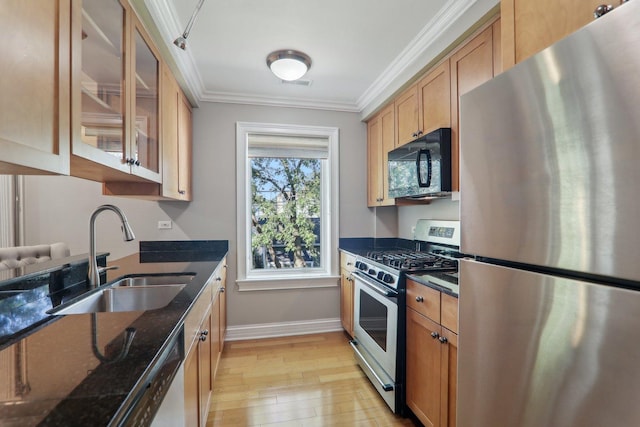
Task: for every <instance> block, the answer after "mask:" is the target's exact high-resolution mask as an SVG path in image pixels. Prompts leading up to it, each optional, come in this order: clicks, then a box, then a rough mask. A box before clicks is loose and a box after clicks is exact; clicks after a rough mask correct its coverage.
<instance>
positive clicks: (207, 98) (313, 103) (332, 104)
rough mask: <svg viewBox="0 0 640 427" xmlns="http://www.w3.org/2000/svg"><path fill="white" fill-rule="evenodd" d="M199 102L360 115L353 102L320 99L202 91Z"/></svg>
mask: <svg viewBox="0 0 640 427" xmlns="http://www.w3.org/2000/svg"><path fill="white" fill-rule="evenodd" d="M200 100H201V101H203V102H220V103H227V104H247V105H262V106H271V107H291V108H307V109H311V110H331V111H344V112H350V113H360V110H359V109H358V106H357V105H356V104H355V103H353V102H340V101H329V100H322V99H304V98H293V97H285V96H281V97H275V96H271V95H269V96H264V95H258V94H240V93H232V92H216V91H204V93H203V94H202V96H201V98H200Z"/></svg>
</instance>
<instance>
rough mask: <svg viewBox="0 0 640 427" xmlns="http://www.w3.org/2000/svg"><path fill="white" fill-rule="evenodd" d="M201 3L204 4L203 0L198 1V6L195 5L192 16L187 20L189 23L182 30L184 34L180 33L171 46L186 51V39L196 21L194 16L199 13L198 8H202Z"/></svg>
mask: <svg viewBox="0 0 640 427" xmlns="http://www.w3.org/2000/svg"><path fill="white" fill-rule="evenodd" d="M202 3H204V0H200V1H198V4H197V5H196V8H195V10H194V11H193V14H192V15H191V18H189V22H188V23H187V27H186V28H185V29H184V32H183V33H182V35H181V36H180V37H178V38H176V39H175V40H174V41H173V44H175V45H176V46H178V47H179V48H180V49H182V50H186V49H187V37H189V32H190V31H191V27H193V23H194V22H195V20H196V16H197V15H198V12H200V8H201V7H202Z"/></svg>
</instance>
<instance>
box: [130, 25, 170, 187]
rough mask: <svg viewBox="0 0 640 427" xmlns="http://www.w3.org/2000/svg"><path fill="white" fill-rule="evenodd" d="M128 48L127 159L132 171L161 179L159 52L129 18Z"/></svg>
mask: <svg viewBox="0 0 640 427" xmlns="http://www.w3.org/2000/svg"><path fill="white" fill-rule="evenodd" d="M133 22H134V24H133V32H132V35H131V37H132V40H131V50H132V51H133V53H132V56H133V66H132V68H131V75H130V77H129V81H131V82H133V96H132V97H131V100H132V106H131V111H132V112H133V117H130V118H129V119H130V120H131V129H132V132H133V133H132V135H131V137H130V138H131V144H130V146H129V156H128V159H129V162H130V163H133V165H132V167H131V171H132V173H134V174H135V175H138V176H141V177H143V178H145V179H148V180H151V181H155V182H161V181H162V177H161V175H160V144H159V138H158V136H159V121H158V117H159V111H160V98H159V95H160V60H159V58H160V54H159V53H158V52H157V51H156V49H155V47H154V46H153V43H152V42H151V40H150V39H149V37H148V36H147V34H146V32H145V31H144V29H143V28H142V24H141V23H140V22H139V21H138V20H137V18H135V17H133Z"/></svg>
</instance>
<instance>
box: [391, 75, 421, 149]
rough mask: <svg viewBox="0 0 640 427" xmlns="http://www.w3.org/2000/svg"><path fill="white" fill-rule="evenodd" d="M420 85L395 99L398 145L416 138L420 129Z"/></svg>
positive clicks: (412, 87)
mask: <svg viewBox="0 0 640 427" xmlns="http://www.w3.org/2000/svg"><path fill="white" fill-rule="evenodd" d="M418 110H419V108H418V87H417V86H416V85H414V86H411V87H410V88H409V89H407V90H406V91H405V92H404V93H402V94H401V95H400V96H398V98H396V101H395V111H396V135H397V137H396V145H398V146H400V145H403V144H406V143H407V142H410V141H413V140H414V139H416V136H417V132H418V131H419V130H420V127H421V124H420V122H419V120H420V119H419V114H418V113H419V111H418Z"/></svg>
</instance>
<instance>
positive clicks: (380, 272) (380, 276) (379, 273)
mask: <svg viewBox="0 0 640 427" xmlns="http://www.w3.org/2000/svg"><path fill="white" fill-rule="evenodd" d="M376 277H377V278H378V280H383V278H384V271H378V275H377V276H376Z"/></svg>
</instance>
